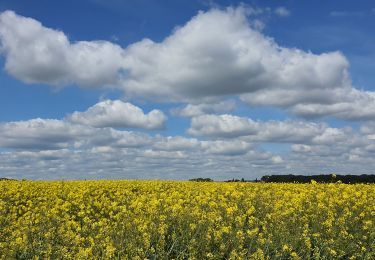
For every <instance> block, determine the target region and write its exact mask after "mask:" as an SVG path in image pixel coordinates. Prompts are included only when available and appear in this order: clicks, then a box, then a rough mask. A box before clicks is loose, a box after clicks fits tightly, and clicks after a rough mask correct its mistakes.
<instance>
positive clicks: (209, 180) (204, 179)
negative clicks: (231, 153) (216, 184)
mask: <svg viewBox="0 0 375 260" xmlns="http://www.w3.org/2000/svg"><path fill="white" fill-rule="evenodd" d="M189 181H198V182H211V181H214V180H212V179H210V178H195V179H190V180H189Z"/></svg>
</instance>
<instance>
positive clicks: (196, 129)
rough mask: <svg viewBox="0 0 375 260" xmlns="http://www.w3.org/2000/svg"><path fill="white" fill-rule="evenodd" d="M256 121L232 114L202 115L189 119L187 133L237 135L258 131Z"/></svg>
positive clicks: (219, 135) (220, 135)
mask: <svg viewBox="0 0 375 260" xmlns="http://www.w3.org/2000/svg"><path fill="white" fill-rule="evenodd" d="M258 128H259V125H258V123H257V122H255V121H253V120H251V119H248V118H241V117H238V116H233V115H227V114H225V115H219V116H218V115H202V116H198V117H193V118H192V119H191V126H190V128H189V129H188V133H189V134H191V135H195V136H208V137H239V136H244V135H252V134H255V133H256V132H257V131H258Z"/></svg>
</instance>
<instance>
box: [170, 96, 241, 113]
mask: <svg viewBox="0 0 375 260" xmlns="http://www.w3.org/2000/svg"><path fill="white" fill-rule="evenodd" d="M235 107H236V102H235V101H234V100H223V101H220V102H217V103H209V104H205V103H202V104H198V105H194V104H187V105H186V106H185V107H182V108H174V109H172V110H171V114H172V115H175V116H183V117H195V116H200V115H204V114H218V113H224V112H232V111H233V110H234V109H235Z"/></svg>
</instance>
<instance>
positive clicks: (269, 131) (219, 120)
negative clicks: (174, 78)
mask: <svg viewBox="0 0 375 260" xmlns="http://www.w3.org/2000/svg"><path fill="white" fill-rule="evenodd" d="M327 129H330V128H328V127H327V126H326V125H323V124H316V123H310V122H298V121H266V122H264V121H254V120H252V119H250V118H245V117H239V116H233V115H228V114H225V115H202V116H198V117H193V118H192V120H191V126H190V128H189V129H188V133H189V134H191V135H194V136H205V137H209V138H237V137H246V140H249V141H256V142H288V143H294V142H297V143H299V142H303V143H305V142H309V141H311V140H312V139H313V138H315V137H316V136H319V135H322V134H324V132H325V131H326V130H327Z"/></svg>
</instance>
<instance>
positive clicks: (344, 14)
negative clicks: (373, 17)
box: [329, 11, 366, 17]
mask: <svg viewBox="0 0 375 260" xmlns="http://www.w3.org/2000/svg"><path fill="white" fill-rule="evenodd" d="M329 15H330V16H331V17H348V16H352V17H353V16H357V17H362V16H364V15H366V11H332V12H330V13H329Z"/></svg>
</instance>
